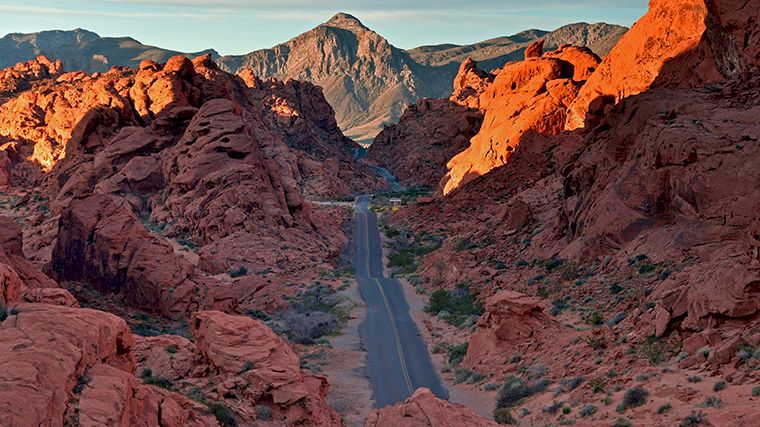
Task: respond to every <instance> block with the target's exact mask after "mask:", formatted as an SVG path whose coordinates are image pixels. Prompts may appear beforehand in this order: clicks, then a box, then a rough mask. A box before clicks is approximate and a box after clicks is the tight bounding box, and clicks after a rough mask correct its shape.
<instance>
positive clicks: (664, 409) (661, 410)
mask: <svg viewBox="0 0 760 427" xmlns="http://www.w3.org/2000/svg"><path fill="white" fill-rule="evenodd" d="M671 408H673V405H671V404H670V402H665V403H663V404H662V405H660V407H659V408H657V413H658V414H660V415H662V414H664V413H666V412H668V411H669V410H670V409H671Z"/></svg>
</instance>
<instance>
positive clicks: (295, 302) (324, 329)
mask: <svg viewBox="0 0 760 427" xmlns="http://www.w3.org/2000/svg"><path fill="white" fill-rule="evenodd" d="M277 317H278V319H279V320H280V322H281V323H282V326H283V328H284V332H285V334H286V335H287V336H288V338H290V339H291V340H293V341H294V342H297V343H299V344H314V343H315V342H316V340H317V339H319V338H321V337H323V336H325V335H330V334H335V333H338V332H339V331H340V329H341V328H342V327H343V324H344V323H345V321H346V320H348V313H347V311H346V310H345V309H344V308H342V307H340V301H339V298H338V295H337V293H336V291H335V290H334V289H333V288H332V287H330V286H327V285H323V284H319V283H318V284H314V285H311V286H309V287H308V289H306V291H302V292H299V293H298V294H296V295H295V296H294V297H293V299H291V300H290V306H289V307H288V308H287V309H285V310H282V311H280V312H279V313H278V315H277Z"/></svg>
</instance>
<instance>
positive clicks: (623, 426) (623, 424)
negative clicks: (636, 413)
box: [612, 417, 633, 427]
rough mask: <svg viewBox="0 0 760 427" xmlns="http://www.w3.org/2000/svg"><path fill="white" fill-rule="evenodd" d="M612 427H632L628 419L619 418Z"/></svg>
mask: <svg viewBox="0 0 760 427" xmlns="http://www.w3.org/2000/svg"><path fill="white" fill-rule="evenodd" d="M612 427H633V423H632V422H631V420H629V419H628V418H623V417H620V418H618V419H617V420H615V422H614V423H613V424H612Z"/></svg>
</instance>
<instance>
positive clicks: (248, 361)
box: [241, 360, 256, 372]
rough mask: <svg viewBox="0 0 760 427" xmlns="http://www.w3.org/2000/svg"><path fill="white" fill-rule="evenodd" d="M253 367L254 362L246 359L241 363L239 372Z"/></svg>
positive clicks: (254, 366) (254, 365)
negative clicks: (241, 366)
mask: <svg viewBox="0 0 760 427" xmlns="http://www.w3.org/2000/svg"><path fill="white" fill-rule="evenodd" d="M253 369H256V364H255V363H253V362H251V361H250V360H246V361H245V362H244V363H243V368H242V369H241V372H248V371H250V370H253Z"/></svg>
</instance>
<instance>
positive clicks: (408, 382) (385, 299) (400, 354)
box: [364, 203, 414, 395]
mask: <svg viewBox="0 0 760 427" xmlns="http://www.w3.org/2000/svg"><path fill="white" fill-rule="evenodd" d="M364 236H365V240H364V248H365V252H366V254H367V257H366V267H367V277H368V278H370V279H372V280H373V281H374V282H375V285H376V286H377V289H378V290H379V291H380V295H381V296H382V298H383V303H384V304H385V310H386V311H387V312H388V318H389V319H390V321H391V329H392V330H393V338H394V339H395V341H396V350H397V351H398V358H399V362H400V363H401V374H402V375H403V377H404V383H405V385H406V388H407V390H409V395H412V393H413V392H414V389H413V387H412V380H411V378H410V377H409V370H408V369H407V367H406V359H405V358H404V350H403V349H402V347H401V339H400V337H399V333H398V328H397V327H396V319H395V318H394V317H393V312H391V305H390V303H389V302H388V297H387V296H386V295H385V290H383V286H382V284H381V283H380V280H379V279H378V278H376V277H372V273H371V272H370V269H369V203H368V204H367V212H366V213H365V215H364Z"/></svg>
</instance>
